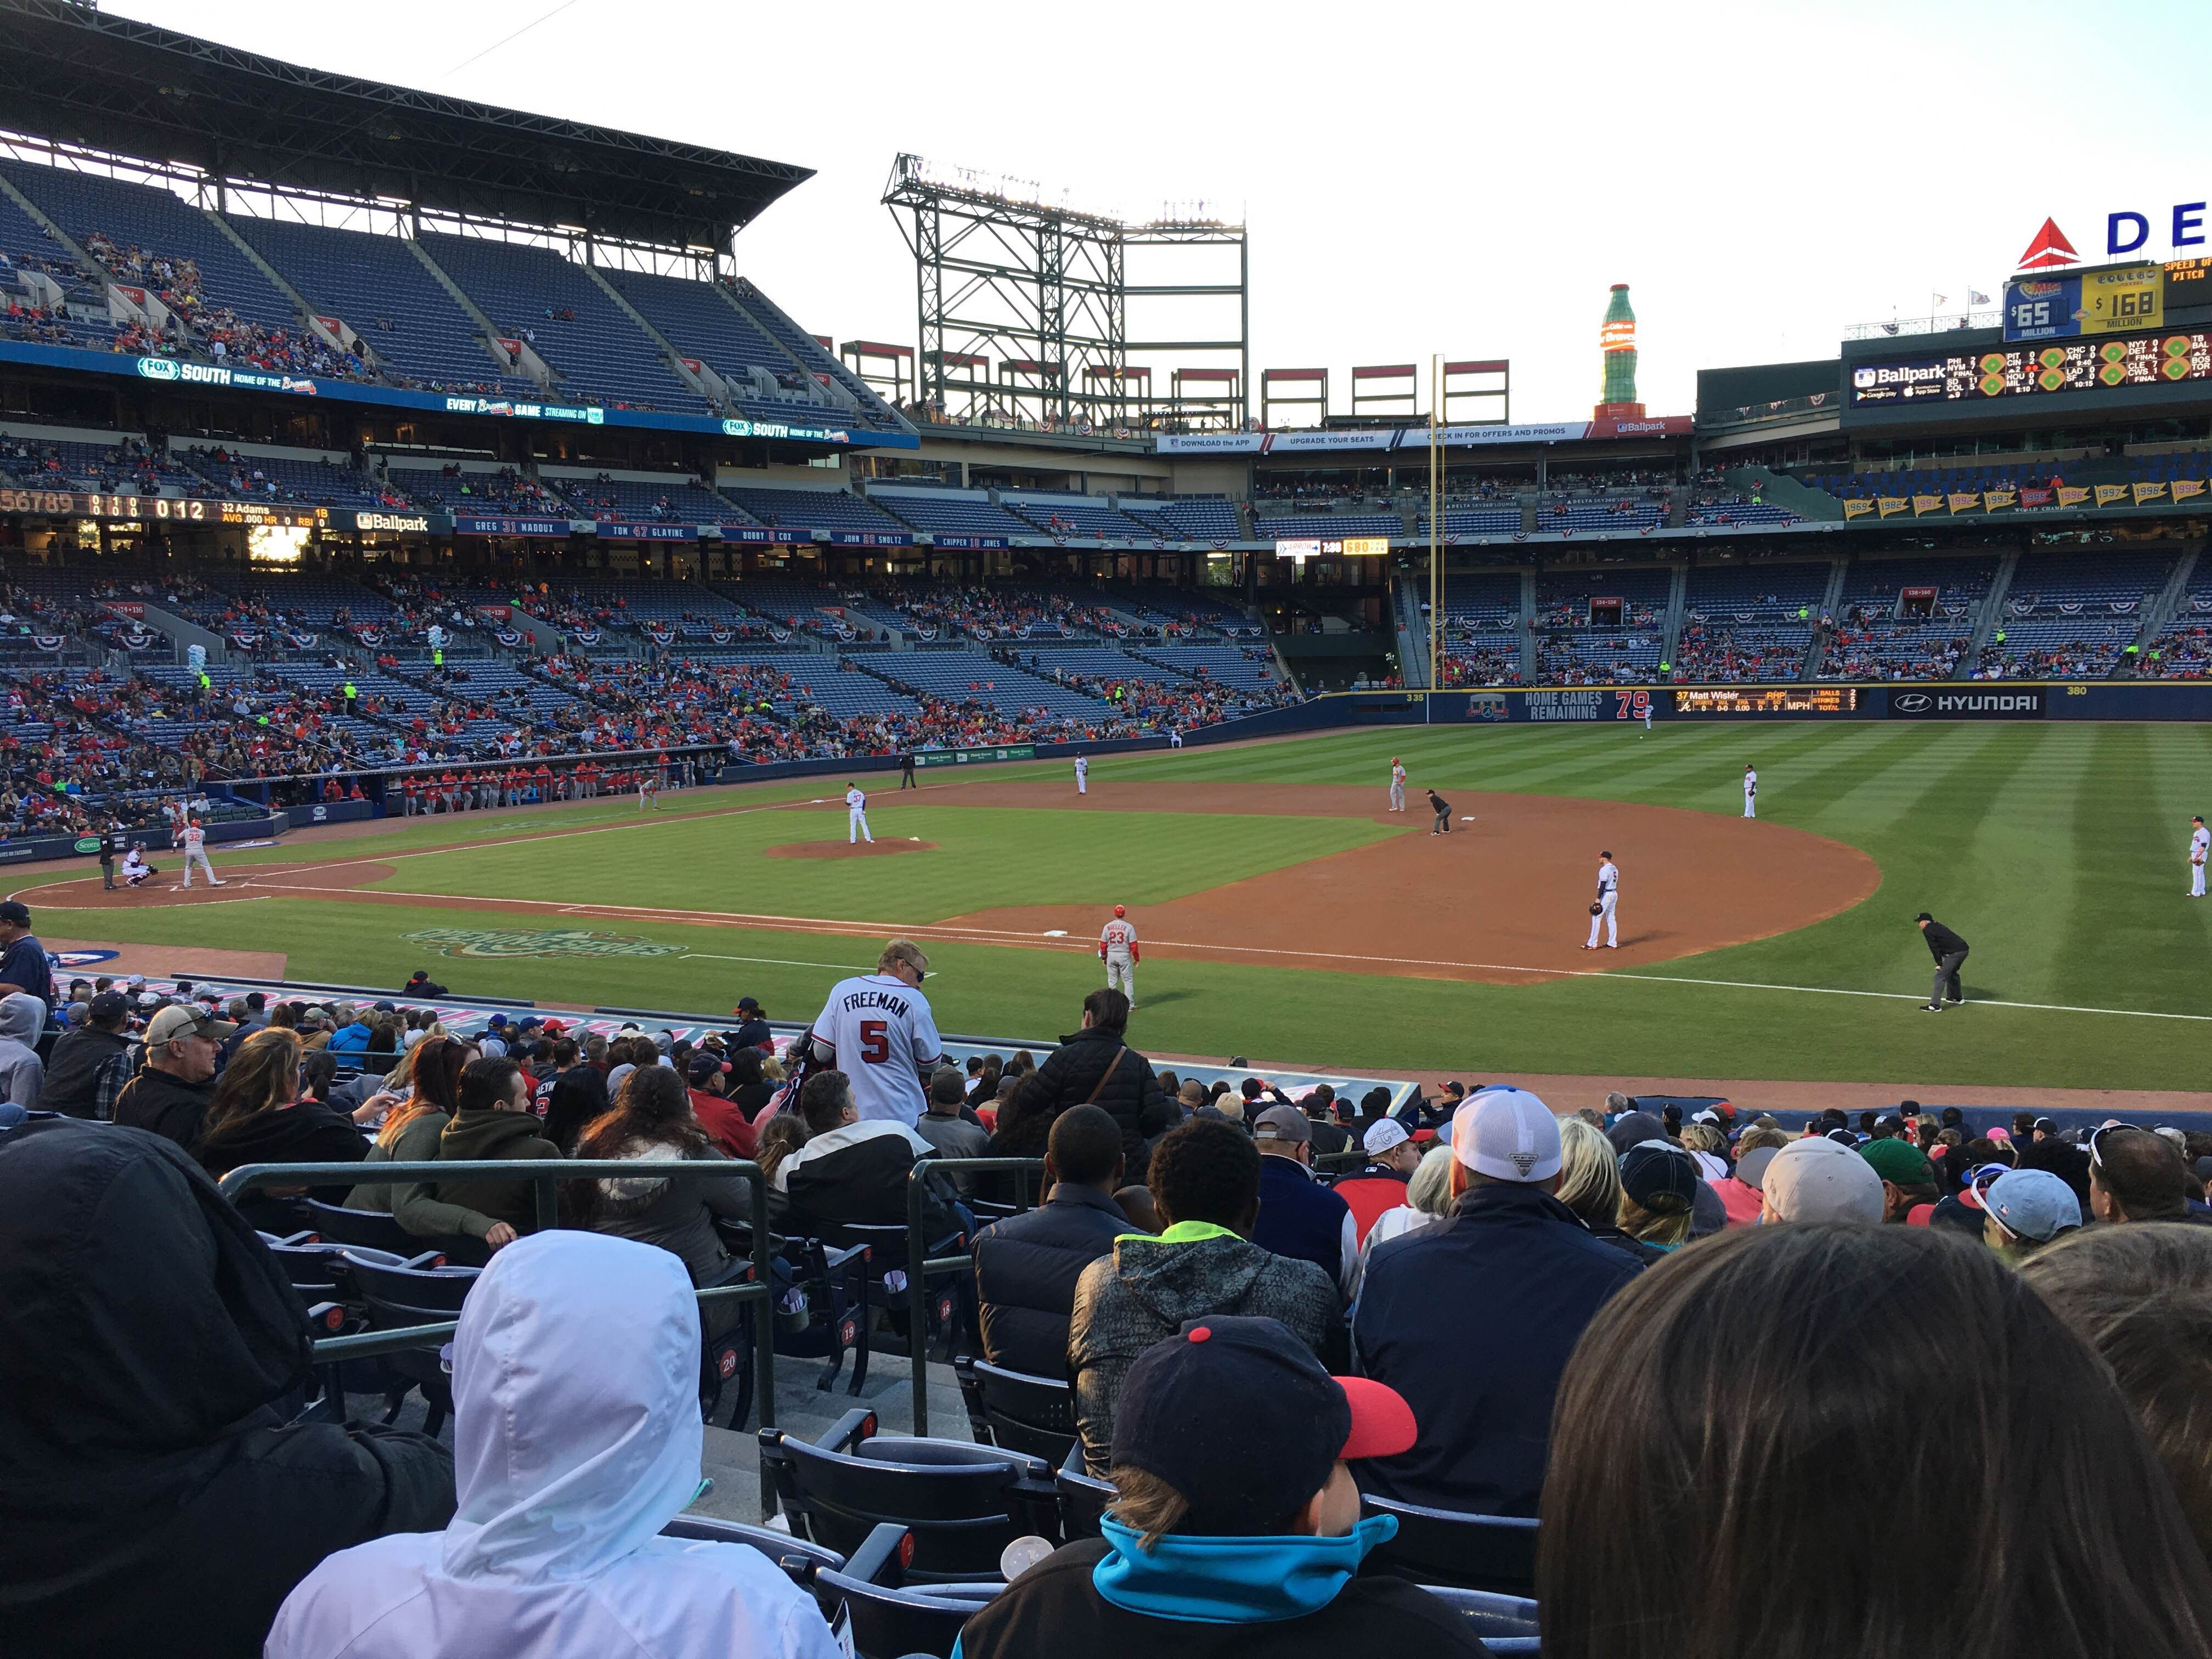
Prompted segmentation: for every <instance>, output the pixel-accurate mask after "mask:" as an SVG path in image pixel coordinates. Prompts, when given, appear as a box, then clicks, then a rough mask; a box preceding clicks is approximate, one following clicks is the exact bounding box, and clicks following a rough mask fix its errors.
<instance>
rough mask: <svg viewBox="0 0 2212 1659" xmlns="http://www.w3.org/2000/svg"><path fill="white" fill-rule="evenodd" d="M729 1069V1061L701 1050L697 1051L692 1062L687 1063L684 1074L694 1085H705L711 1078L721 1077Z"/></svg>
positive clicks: (694, 1052) (692, 1056) (692, 1057)
mask: <svg viewBox="0 0 2212 1659" xmlns="http://www.w3.org/2000/svg"><path fill="white" fill-rule="evenodd" d="M729 1069H730V1063H729V1061H727V1060H723V1059H720V1057H718V1056H716V1055H714V1054H708V1052H707V1051H706V1050H705V1049H704V1048H699V1049H695V1050H694V1051H693V1052H692V1055H691V1058H690V1060H688V1061H687V1062H685V1064H684V1076H686V1077H688V1078H689V1079H691V1081H692V1082H694V1083H704V1082H706V1081H707V1080H708V1079H710V1078H718V1077H720V1076H721V1075H722V1073H725V1072H726V1071H728V1070H729Z"/></svg>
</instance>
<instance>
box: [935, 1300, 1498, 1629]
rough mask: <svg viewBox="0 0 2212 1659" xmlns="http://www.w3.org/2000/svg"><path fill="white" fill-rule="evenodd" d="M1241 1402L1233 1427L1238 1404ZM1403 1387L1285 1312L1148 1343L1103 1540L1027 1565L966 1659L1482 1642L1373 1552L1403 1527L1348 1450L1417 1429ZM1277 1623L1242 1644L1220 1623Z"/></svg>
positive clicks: (1393, 1449)
mask: <svg viewBox="0 0 2212 1659" xmlns="http://www.w3.org/2000/svg"><path fill="white" fill-rule="evenodd" d="M1232 1401H1233V1402H1237V1407H1238V1416H1239V1417H1241V1418H1242V1419H1243V1423H1242V1426H1241V1427H1240V1426H1239V1425H1238V1423H1237V1421H1235V1420H1233V1419H1231V1418H1229V1417H1225V1415H1224V1408H1225V1406H1226V1405H1228V1404H1229V1402H1232ZM1417 1432H1418V1431H1417V1429H1416V1425H1415V1424H1414V1421H1413V1411H1412V1408H1411V1407H1408V1406H1407V1404H1406V1402H1405V1401H1404V1400H1403V1399H1402V1398H1401V1397H1400V1396H1399V1395H1397V1394H1396V1393H1395V1392H1394V1391H1393V1390H1392V1389H1388V1388H1386V1387H1384V1386H1383V1384H1382V1383H1375V1382H1371V1381H1370V1380H1368V1379H1366V1378H1364V1377H1338V1376H1330V1375H1329V1374H1328V1371H1326V1370H1323V1369H1322V1364H1321V1362H1320V1361H1319V1360H1317V1359H1316V1358H1314V1357H1313V1353H1312V1352H1311V1351H1310V1349H1309V1348H1308V1347H1307V1346H1306V1345H1305V1343H1304V1341H1302V1340H1300V1339H1299V1338H1297V1337H1296V1336H1294V1335H1292V1334H1291V1332H1290V1330H1289V1329H1288V1328H1286V1327H1285V1326H1284V1325H1282V1324H1281V1323H1280V1322H1278V1321H1276V1320H1273V1319H1261V1318H1248V1317H1243V1316H1235V1315H1228V1314H1225V1315H1221V1316H1216V1317H1207V1318H1200V1319H1193V1320H1188V1321H1186V1322H1184V1324H1183V1327H1182V1330H1181V1331H1180V1332H1179V1333H1178V1334H1176V1335H1175V1336H1171V1337H1170V1338H1169V1339H1168V1340H1165V1341H1164V1342H1158V1343H1155V1344H1154V1345H1153V1346H1151V1347H1149V1348H1147V1349H1146V1350H1145V1351H1144V1352H1142V1353H1141V1354H1139V1355H1138V1356H1137V1358H1136V1359H1135V1360H1134V1361H1133V1363H1132V1364H1130V1367H1129V1370H1128V1373H1127V1376H1125V1377H1124V1378H1123V1379H1122V1383H1121V1400H1120V1404H1119V1407H1118V1408H1117V1409H1116V1411H1115V1418H1114V1440H1113V1460H1112V1469H1113V1481H1114V1488H1115V1499H1114V1502H1113V1503H1112V1504H1111V1505H1110V1506H1109V1510H1108V1512H1107V1514H1106V1516H1105V1517H1104V1519H1103V1521H1102V1522H1100V1528H1099V1529H1100V1533H1101V1536H1099V1537H1097V1538H1094V1539H1084V1540H1079V1541H1077V1542H1075V1543H1073V1544H1070V1545H1068V1546H1067V1547H1066V1548H1064V1549H1060V1550H1058V1551H1055V1552H1054V1553H1053V1554H1052V1555H1051V1556H1050V1557H1048V1559H1045V1560H1043V1561H1042V1562H1041V1563H1039V1564H1038V1565H1036V1566H1035V1567H1032V1568H1030V1570H1029V1571H1026V1572H1023V1573H1021V1574H1019V1576H1018V1577H1016V1578H1015V1579H1014V1581H1013V1583H1012V1584H1010V1585H1009V1586H1008V1587H1007V1589H1006V1590H1005V1591H1004V1592H1003V1593H1001V1594H1000V1595H998V1596H997V1597H996V1598H995V1599H994V1600H993V1601H992V1602H991V1604H990V1605H989V1606H988V1607H986V1608H984V1609H983V1610H982V1611H981V1613H977V1614H976V1615H975V1617H974V1618H973V1619H971V1620H969V1621H968V1623H967V1625H966V1626H965V1627H963V1630H962V1631H961V1632H960V1643H959V1646H958V1648H957V1652H958V1653H959V1654H960V1655H961V1656H963V1659H1015V1656H1022V1659H1028V1656H1031V1655H1035V1654H1039V1653H1050V1654H1052V1655H1053V1656H1054V1659H1093V1656H1095V1659H1109V1656H1110V1659H1122V1656H1126V1655H1127V1654H1131V1653H1145V1654H1147V1655H1150V1656H1153V1659H1173V1656H1181V1655H1183V1654H1191V1655H1197V1654H1200V1653H1206V1654H1218V1653H1223V1652H1227V1651H1231V1650H1234V1651H1239V1652H1243V1651H1254V1652H1257V1651H1261V1650H1262V1649H1263V1648H1264V1650H1265V1651H1266V1652H1267V1653H1268V1654H1269V1655H1271V1656H1272V1655H1285V1656H1291V1659H1304V1656H1308V1655H1311V1656H1314V1659H1324V1656H1326V1659H1342V1656H1343V1655H1345V1654H1347V1653H1380V1652H1391V1651H1397V1652H1401V1653H1419V1654H1422V1655H1430V1654H1444V1655H1461V1654H1468V1655H1471V1654H1479V1653H1481V1652H1483V1651H1485V1650H1484V1648H1483V1647H1482V1644H1480V1642H1479V1641H1477V1640H1476V1639H1475V1638H1474V1637H1473V1636H1472V1635H1470V1634H1468V1632H1467V1628H1466V1626H1465V1623H1464V1621H1463V1620H1457V1619H1455V1617H1454V1616H1453V1615H1452V1613H1451V1610H1450V1609H1449V1607H1446V1606H1445V1604H1444V1603H1443V1602H1442V1601H1439V1600H1438V1599H1437V1597H1435V1596H1433V1595H1431V1594H1430V1593H1429V1592H1428V1591H1426V1590H1425V1589H1420V1588H1419V1587H1418V1586H1417V1585H1414V1584H1413V1583H1409V1582H1407V1581H1406V1580H1404V1579H1401V1578H1396V1577H1391V1576H1389V1575H1388V1574H1378V1575H1376V1576H1374V1577H1355V1576H1354V1575H1355V1574H1357V1573H1358V1569H1359V1564H1360V1562H1361V1560H1362V1559H1364V1557H1365V1556H1366V1555H1367V1553H1368V1552H1369V1551H1370V1550H1372V1549H1373V1548H1374V1547H1376V1545H1378V1544H1381V1543H1383V1542H1384V1541H1387V1540H1388V1539H1389V1538H1390V1537H1392V1536H1393V1535H1394V1534H1395V1533H1396V1532H1397V1529H1398V1522H1397V1519H1396V1517H1395V1516H1380V1515H1378V1516H1370V1517H1369V1518H1367V1519H1366V1520H1364V1521H1363V1520H1361V1519H1360V1516H1359V1492H1358V1487H1357V1486H1354V1485H1353V1484H1352V1474H1351V1471H1350V1469H1348V1468H1346V1460H1347V1459H1352V1458H1362V1457H1375V1456H1389V1455H1394V1454H1395V1453H1398V1452H1402V1451H1405V1450H1407V1449H1408V1448H1410V1447H1411V1446H1412V1445H1413V1442H1414V1440H1415V1438H1416V1437H1417ZM1225 1625H1226V1626H1265V1627H1266V1628H1265V1630H1264V1632H1259V1631H1255V1632H1253V1634H1252V1635H1250V1636H1249V1637H1247V1638H1244V1639H1243V1640H1241V1641H1239V1640H1237V1639H1234V1638H1231V1637H1230V1636H1229V1635H1228V1634H1227V1633H1226V1632H1224V1631H1223V1629H1222V1628H1221V1627H1222V1626H1225Z"/></svg>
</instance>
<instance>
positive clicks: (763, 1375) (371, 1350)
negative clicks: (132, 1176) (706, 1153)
mask: <svg viewBox="0 0 2212 1659" xmlns="http://www.w3.org/2000/svg"><path fill="white" fill-rule="evenodd" d="M637 1170H638V1166H637V1165H636V1164H635V1163H633V1162H629V1161H626V1160H624V1159H622V1158H573V1159H565V1158H458V1159H455V1160H453V1161H452V1162H449V1163H441V1162H437V1161H435V1160H434V1161H429V1162H424V1163H396V1164H242V1165H240V1167H239V1168H237V1169H235V1170H232V1171H231V1172H230V1173H229V1174H228V1175H227V1176H223V1178H222V1182H220V1183H219V1184H220V1186H221V1188H222V1194H223V1196H224V1197H226V1198H229V1199H236V1198H237V1197H238V1195H239V1194H241V1193H244V1192H246V1191H249V1190H252V1189H253V1188H270V1187H363V1186H369V1185H372V1184H373V1185H376V1186H384V1185H386V1184H389V1183H391V1182H405V1181H459V1180H496V1181H527V1182H530V1185H531V1194H532V1206H533V1209H534V1211H535V1217H536V1230H537V1231H540V1232H544V1231H550V1230H551V1229H552V1228H553V1227H554V1226H556V1225H557V1224H558V1218H559V1211H560V1201H559V1196H558V1193H557V1191H556V1188H557V1186H558V1184H559V1183H560V1182H563V1181H579V1180H583V1181H588V1180H593V1179H597V1178H598V1177H600V1176H610V1177H619V1176H635V1175H636V1174H637ZM653 1170H654V1173H655V1174H657V1175H661V1176H666V1177H668V1178H669V1179H671V1180H674V1181H696V1180H707V1181H744V1182H746V1183H747V1185H748V1186H749V1187H750V1190H751V1199H752V1206H751V1207H752V1216H751V1227H752V1258H751V1259H752V1282H751V1283H750V1284H747V1285H716V1286H714V1287H713V1288H711V1289H708V1290H702V1291H696V1292H695V1294H696V1296H697V1297H698V1298H699V1301H700V1304H701V1305H702V1306H705V1305H706V1304H720V1303H736V1304H746V1303H753V1304H758V1311H757V1313H756V1315H755V1316H754V1318H753V1333H752V1334H753V1398H754V1401H755V1406H756V1409H757V1412H758V1413H759V1425H760V1426H761V1427H762V1428H763V1429H772V1428H774V1427H775V1302H774V1297H775V1279H774V1278H773V1276H772V1269H771V1267H770V1265H769V1263H770V1255H771V1252H770V1249H769V1228H768V1182H767V1180H766V1178H765V1177H764V1176H763V1175H762V1173H761V1167H760V1165H759V1164H754V1163H751V1162H749V1161H746V1160H743V1159H738V1158H726V1159H714V1160H706V1159H702V1160H699V1161H696V1162H692V1161H684V1162H671V1163H667V1164H655V1165H654V1166H653ZM458 1329H459V1323H458V1322H456V1321H452V1320H447V1321H444V1322H440V1323H436V1324H426V1325H410V1326H405V1327H403V1328H399V1329H396V1330H384V1331H359V1332H356V1333H354V1334H350V1335H345V1336H326V1337H319V1338H317V1339H315V1340H314V1341H313V1343H312V1344H311V1351H312V1355H313V1363H314V1364H315V1365H316V1367H317V1368H318V1369H321V1368H323V1367H325V1366H331V1367H335V1366H337V1365H338V1364H341V1363H342V1362H343V1361H346V1360H349V1359H373V1358H377V1357H378V1356H380V1355H383V1354H388V1353H398V1352H404V1351H405V1350H408V1349H412V1348H436V1347H438V1346H441V1345H442V1344H444V1343H447V1342H450V1341H451V1340H453V1334H454V1333H455V1331H457V1330H458ZM917 1432H919V1431H917ZM760 1490H761V1506H762V1507H761V1514H762V1516H763V1518H766V1517H768V1516H772V1515H773V1514H774V1513H775V1506H774V1492H775V1488H774V1486H773V1485H772V1484H771V1483H770V1481H769V1477H768V1470H767V1468H766V1465H765V1463H763V1467H762V1470H761V1484H760Z"/></svg>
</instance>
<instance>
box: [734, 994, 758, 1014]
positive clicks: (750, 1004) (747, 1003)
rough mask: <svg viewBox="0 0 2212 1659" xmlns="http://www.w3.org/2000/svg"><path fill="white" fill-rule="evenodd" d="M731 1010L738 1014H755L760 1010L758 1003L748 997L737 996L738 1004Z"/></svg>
mask: <svg viewBox="0 0 2212 1659" xmlns="http://www.w3.org/2000/svg"><path fill="white" fill-rule="evenodd" d="M731 1012H732V1013H738V1014H757V1013H758V1012H760V1004H759V1003H757V1002H756V1001H755V1000H753V999H752V998H750V997H739V998H738V1006H736V1007H735V1008H733V1009H732V1010H731Z"/></svg>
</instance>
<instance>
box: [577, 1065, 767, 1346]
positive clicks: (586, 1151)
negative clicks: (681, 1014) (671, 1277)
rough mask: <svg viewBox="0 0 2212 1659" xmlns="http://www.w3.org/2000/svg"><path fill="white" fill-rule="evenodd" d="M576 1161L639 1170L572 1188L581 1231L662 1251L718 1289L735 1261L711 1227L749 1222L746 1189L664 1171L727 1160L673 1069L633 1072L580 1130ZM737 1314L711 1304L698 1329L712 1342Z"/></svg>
mask: <svg viewBox="0 0 2212 1659" xmlns="http://www.w3.org/2000/svg"><path fill="white" fill-rule="evenodd" d="M576 1156H577V1157H578V1158H620V1159H623V1160H624V1161H625V1162H629V1161H635V1163H636V1164H637V1166H638V1170H637V1173H636V1174H635V1175H626V1176H603V1177H601V1178H600V1179H599V1180H597V1181H579V1182H572V1183H571V1188H572V1191H571V1201H572V1204H573V1206H574V1213H575V1218H576V1220H577V1222H578V1223H579V1224H580V1225H583V1226H586V1227H588V1228H590V1229H591V1230H592V1231H594V1232H601V1233H612V1234H614V1235H615V1236H616V1237H621V1238H634V1239H636V1240H637V1241H638V1242H639V1243H645V1244H658V1245H659V1246H660V1247H661V1249H665V1250H668V1251H670V1252H671V1253H673V1254H674V1255H678V1256H680V1257H682V1258H683V1261H684V1267H685V1269H686V1270H687V1271H689V1272H690V1275H691V1282H692V1284H693V1285H714V1284H719V1283H720V1282H721V1281H722V1280H723V1279H725V1278H726V1277H727V1276H728V1274H729V1272H730V1269H731V1267H732V1259H731V1256H730V1253H729V1251H728V1250H727V1249H725V1248H723V1244H722V1240H721V1237H720V1234H718V1233H716V1232H715V1231H714V1222H715V1220H716V1218H720V1219H723V1220H726V1221H744V1220H748V1219H750V1217H751V1215H752V1192H751V1186H750V1182H745V1181H742V1180H738V1179H736V1178H734V1177H728V1176H723V1177H710V1178H708V1179H704V1180H696V1181H673V1180H671V1179H670V1178H669V1176H667V1175H666V1174H665V1173H663V1172H662V1171H663V1170H665V1166H666V1165H668V1164H684V1163H697V1164H705V1163H720V1162H723V1161H724V1158H723V1154H722V1150H721V1148H720V1147H719V1146H716V1145H715V1144H714V1139H713V1137H712V1136H710V1135H708V1133H707V1132H706V1130H704V1129H703V1128H702V1127H700V1126H699V1121H698V1119H696V1117H694V1116H692V1115H691V1097H690V1091H688V1090H686V1089H685V1088H684V1079H682V1078H681V1077H680V1076H678V1074H677V1073H676V1070H675V1068H674V1067H672V1066H637V1067H636V1068H635V1069H634V1070H633V1071H632V1072H631V1073H630V1074H629V1077H627V1078H625V1079H623V1086H622V1092H621V1094H620V1095H618V1096H617V1097H616V1099H615V1103H614V1106H613V1109H611V1110H610V1111H609V1112H608V1113H607V1114H606V1115H605V1116H604V1117H601V1118H600V1119H599V1121H596V1122H595V1123H593V1124H592V1126H591V1127H589V1128H587V1129H586V1130H585V1131H584V1135H583V1139H580V1140H579V1141H578V1142H577V1143H576ZM739 1313H740V1310H739V1309H738V1307H736V1306H735V1305H732V1304H714V1306H712V1307H708V1308H702V1309H701V1310H700V1314H701V1324H702V1326H703V1327H704V1328H705V1330H706V1334H707V1335H708V1337H709V1338H710V1339H711V1338H713V1337H717V1336H720V1335H721V1334H723V1333H724V1332H725V1331H727V1330H729V1329H731V1328H732V1327H734V1326H735V1325H736V1324H737V1322H738V1316H739Z"/></svg>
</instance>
